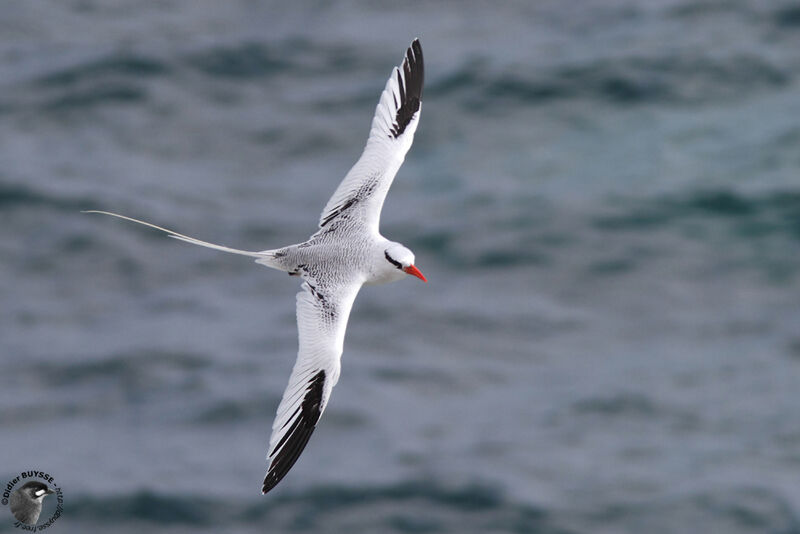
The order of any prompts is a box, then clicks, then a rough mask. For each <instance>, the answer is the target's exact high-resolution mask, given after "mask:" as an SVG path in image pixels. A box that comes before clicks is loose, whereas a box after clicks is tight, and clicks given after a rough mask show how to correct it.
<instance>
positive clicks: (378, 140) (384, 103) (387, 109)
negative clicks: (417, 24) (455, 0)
mask: <svg viewBox="0 0 800 534" xmlns="http://www.w3.org/2000/svg"><path fill="white" fill-rule="evenodd" d="M424 79H425V64H424V63H423V59H422V46H420V44H419V40H417V39H415V40H414V42H412V43H411V46H410V47H408V50H407V51H406V55H405V58H403V63H402V64H401V65H400V66H399V67H395V68H394V70H393V71H392V75H391V76H390V77H389V80H388V81H387V82H386V87H385V88H384V90H383V93H381V98H380V100H379V101H378V105H377V107H376V108H375V117H374V118H373V119H372V127H371V128H370V131H369V139H367V146H366V147H364V152H363V153H362V154H361V157H360V158H359V160H358V161H357V162H356V164H355V165H354V166H353V168H352V169H350V172H348V173H347V176H345V177H344V179H343V180H342V183H341V184H339V187H338V188H337V189H336V191H335V192H334V193H333V196H332V197H331V198H330V200H328V203H327V204H326V205H325V209H323V210H322V215H320V218H319V226H320V228H325V227H326V226H327V225H328V224H330V223H331V222H333V221H334V220H336V219H337V218H338V217H341V216H348V217H350V218H358V219H359V220H360V221H361V222H363V223H364V224H366V225H367V226H368V227H369V228H370V229H373V230H375V231H377V230H378V223H379V221H380V216H381V208H382V207H383V201H384V199H385V198H386V193H387V192H388V191H389V187H390V186H391V185H392V181H393V180H394V176H395V174H397V170H398V169H399V168H400V165H402V164H403V159H405V156H406V152H408V149H409V148H411V143H412V142H413V141H414V132H415V131H416V130H417V123H418V122H419V115H420V113H421V112H422V85H423V82H424ZM345 214H346V215H345Z"/></svg>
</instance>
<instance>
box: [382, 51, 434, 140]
mask: <svg viewBox="0 0 800 534" xmlns="http://www.w3.org/2000/svg"><path fill="white" fill-rule="evenodd" d="M402 68H403V76H400V73H399V72H398V73H397V85H398V86H399V89H400V108H399V109H398V110H397V114H396V116H395V119H394V124H393V125H392V128H391V129H390V130H389V133H390V135H391V137H394V138H395V139H397V138H398V137H399V136H400V135H401V134H402V133H403V132H404V131H405V130H406V126H408V123H410V122H411V119H412V118H413V117H414V114H415V113H416V112H417V111H419V104H420V101H422V85H423V82H424V81H425V63H424V62H423V59H422V46H420V44H419V40H417V39H414V42H413V43H411V46H410V47H409V48H408V50H406V57H405V59H404V60H403V67H402ZM403 78H405V84H404V83H403ZM393 96H394V95H393ZM396 104H397V102H396V101H395V105H396Z"/></svg>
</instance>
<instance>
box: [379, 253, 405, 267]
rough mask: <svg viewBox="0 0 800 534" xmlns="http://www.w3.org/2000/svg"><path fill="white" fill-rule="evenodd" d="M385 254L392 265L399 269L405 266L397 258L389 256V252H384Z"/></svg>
mask: <svg viewBox="0 0 800 534" xmlns="http://www.w3.org/2000/svg"><path fill="white" fill-rule="evenodd" d="M383 255H384V256H386V261H388V262H389V263H391V264H392V265H394V266H395V267H397V268H398V269H402V268H403V264H402V263H400V262H399V261H397V260H396V259H394V258H393V257H391V256H389V253H388V252H384V253H383Z"/></svg>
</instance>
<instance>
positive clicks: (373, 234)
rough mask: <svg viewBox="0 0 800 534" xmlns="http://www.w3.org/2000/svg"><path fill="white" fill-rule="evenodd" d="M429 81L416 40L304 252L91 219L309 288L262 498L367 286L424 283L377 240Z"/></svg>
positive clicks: (335, 370)
mask: <svg viewBox="0 0 800 534" xmlns="http://www.w3.org/2000/svg"><path fill="white" fill-rule="evenodd" d="M423 79H424V64H423V59H422V47H421V46H420V44H419V40H418V39H415V40H414V41H413V42H412V43H411V46H410V47H409V48H408V50H407V51H406V54H405V57H404V58H403V61H402V63H401V65H400V66H398V67H395V68H394V69H393V71H392V74H391V76H390V77H389V80H388V81H387V82H386V87H385V88H384V90H383V93H381V96H380V100H379V101H378V106H377V107H376V109H375V116H374V118H373V119H372V126H371V128H370V132H369V138H368V139H367V145H366V147H365V148H364V151H363V153H362V154H361V157H360V158H359V159H358V161H357V162H356V164H355V165H354V166H353V168H352V169H350V172H348V173H347V175H346V176H345V177H344V179H343V180H342V182H341V183H340V184H339V187H338V188H337V189H336V191H335V192H334V193H333V196H332V197H331V198H330V200H328V203H327V204H326V205H325V208H324V209H323V210H322V214H321V215H320V218H319V229H318V230H317V231H316V233H314V234H313V235H312V236H311V237H310V238H309V239H308V240H307V241H304V242H302V243H298V244H295V245H289V246H285V247H282V248H277V249H271V250H264V251H261V252H254V251H247V250H239V249H234V248H229V247H225V246H222V245H216V244H213V243H208V242H206V241H201V240H199V239H195V238H193V237H188V236H185V235H183V234H179V233H178V232H174V231H172V230H169V229H167V228H163V227H160V226H156V225H154V224H151V223H148V222H144V221H141V220H138V219H133V218H131V217H126V216H124V215H119V214H116V213H111V212H107V211H97V210H90V211H88V212H87V213H101V214H105V215H111V216H114V217H119V218H121V219H126V220H129V221H132V222H136V223H139V224H144V225H146V226H150V227H152V228H155V229H158V230H161V231H163V232H166V233H167V234H168V235H169V237H173V238H175V239H180V240H181V241H186V242H189V243H192V244H195V245H200V246H203V247H208V248H212V249H215V250H221V251H223V252H230V253H233V254H241V255H244V256H251V257H254V258H256V260H255V261H256V263H259V264H261V265H265V266H267V267H272V268H273V269H278V270H280V271H286V272H288V273H289V274H290V275H292V276H298V277H300V278H301V279H302V280H303V283H302V286H301V287H302V291H301V292H299V293H298V294H297V330H298V338H299V349H298V353H297V361H296V362H295V364H294V368H293V370H292V374H291V376H290V377H289V385H288V386H287V388H286V391H285V392H284V394H283V398H282V399H281V402H280V404H279V406H278V410H277V414H276V417H275V422H274V423H273V425H272V435H271V437H270V440H269V449H268V453H267V461H268V464H269V467H268V469H267V474H266V477H265V478H264V483H263V485H262V488H261V492H262V493H264V494H266V493H267V492H268V491H270V490H271V489H272V488H274V487H275V485H277V484H278V482H280V481H281V480H282V479H283V477H284V476H286V473H288V472H289V470H290V469H291V468H292V466H293V465H294V464H295V462H296V461H297V459H298V458H299V456H300V453H302V452H303V449H304V448H305V446H306V444H307V443H308V440H309V438H310V437H311V433H312V432H313V431H314V428H316V425H317V422H318V421H319V418H320V416H321V415H322V412H324V411H325V407H326V406H327V404H328V400H329V399H330V395H331V390H332V389H333V386H334V385H336V382H337V381H338V380H339V372H340V370H341V365H340V360H341V356H342V347H343V343H344V334H345V330H346V328H347V320H348V317H349V316H350V309H351V308H352V306H353V301H354V300H355V298H356V295H357V294H358V291H359V290H360V289H361V286H362V285H364V284H380V283H385V282H393V281H396V280H400V279H402V278H405V277H406V276H408V275H411V276H415V277H417V278H419V279H420V280H422V281H423V282H427V280H426V279H425V276H424V275H423V274H422V273H421V272H420V270H419V269H418V268H417V267H416V266H415V264H414V263H415V262H414V253H413V252H411V251H410V250H409V249H408V248H406V247H405V246H403V245H402V244H400V243H397V242H394V241H390V240H388V239H386V238H385V237H383V236H382V235H381V233H380V230H379V222H380V215H381V208H382V207H383V202H384V200H385V198H386V193H387V192H388V191H389V187H390V186H391V185H392V181H393V180H394V177H395V174H397V170H398V169H399V168H400V165H402V163H403V159H404V158H405V155H406V153H407V152H408V149H409V148H410V147H411V143H412V141H413V139H414V132H415V131H416V130H417V124H418V122H419V116H420V112H421V109H422V85H423Z"/></svg>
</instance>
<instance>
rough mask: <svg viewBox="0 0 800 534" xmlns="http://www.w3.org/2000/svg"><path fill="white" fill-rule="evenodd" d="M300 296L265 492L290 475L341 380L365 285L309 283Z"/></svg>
mask: <svg viewBox="0 0 800 534" xmlns="http://www.w3.org/2000/svg"><path fill="white" fill-rule="evenodd" d="M302 287H303V289H304V291H301V292H300V293H298V294H297V331H298V338H299V341H300V343H299V349H298V351H297V361H296V362H295V364H294V369H293V370H292V374H291V376H290V377H289V385H288V386H287V387H286V391H285V392H284V393H283V398H282V399H281V403H280V405H279V406H278V412H277V414H276V416H275V422H274V423H273V425H272V435H271V437H270V439H269V453H268V454H267V460H268V462H269V468H268V470H267V475H266V477H265V478H264V485H263V487H262V488H261V492H262V493H267V492H268V491H269V490H271V489H272V488H274V487H275V485H276V484H278V482H280V481H281V479H282V478H283V477H284V476H285V475H286V473H288V472H289V470H290V469H291V468H292V466H293V465H294V464H295V462H296V461H297V459H298V458H299V457H300V453H301V452H303V449H304V448H305V446H306V444H307V443H308V439H309V438H310V437H311V433H312V432H314V428H315V427H316V425H317V421H318V420H319V417H320V415H322V412H323V411H324V410H325V406H326V405H327V404H328V398H329V397H330V394H331V390H332V389H333V386H334V385H335V384H336V382H337V381H338V380H339V370H340V358H341V356H342V347H343V344H344V333H345V330H346V329H347V319H348V317H349V316H350V309H351V308H352V307H353V301H354V300H355V298H356V295H357V294H358V291H359V289H361V284H360V283H358V284H355V283H354V284H350V285H348V286H344V287H342V288H339V289H336V290H331V289H329V288H327V289H326V288H323V287H321V286H320V285H317V284H316V282H315V281H314V280H311V279H307V280H306V282H304V283H303V286H302Z"/></svg>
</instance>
